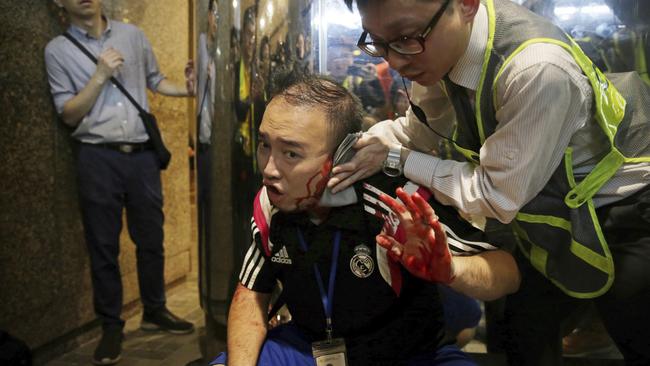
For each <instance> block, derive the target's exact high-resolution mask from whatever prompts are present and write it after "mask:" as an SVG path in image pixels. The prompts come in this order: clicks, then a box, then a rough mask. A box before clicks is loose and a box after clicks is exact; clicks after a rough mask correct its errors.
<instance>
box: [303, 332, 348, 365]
mask: <svg viewBox="0 0 650 366" xmlns="http://www.w3.org/2000/svg"><path fill="white" fill-rule="evenodd" d="M311 350H312V354H313V356H314V361H316V366H347V365H348V356H347V353H346V351H345V340H343V338H334V339H332V340H331V341H320V342H314V343H312V344H311Z"/></svg>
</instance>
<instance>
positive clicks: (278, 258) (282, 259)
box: [271, 246, 293, 264]
mask: <svg viewBox="0 0 650 366" xmlns="http://www.w3.org/2000/svg"><path fill="white" fill-rule="evenodd" d="M271 262H274V263H280V264H292V263H293V262H292V261H291V258H289V252H287V247H285V246H283V247H282V249H280V250H279V251H278V252H277V253H275V254H274V255H273V257H271Z"/></svg>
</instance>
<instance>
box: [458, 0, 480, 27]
mask: <svg viewBox="0 0 650 366" xmlns="http://www.w3.org/2000/svg"><path fill="white" fill-rule="evenodd" d="M458 2H459V7H458V9H459V10H460V14H461V16H462V17H463V19H464V20H466V21H468V22H471V21H473V20H474V16H475V15H476V13H477V12H478V8H479V5H480V4H481V0H458Z"/></svg>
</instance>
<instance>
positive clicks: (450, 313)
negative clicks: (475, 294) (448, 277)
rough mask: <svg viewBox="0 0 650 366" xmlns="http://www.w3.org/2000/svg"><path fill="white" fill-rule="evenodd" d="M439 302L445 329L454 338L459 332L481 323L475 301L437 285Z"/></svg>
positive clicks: (477, 303)
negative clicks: (443, 315)
mask: <svg viewBox="0 0 650 366" xmlns="http://www.w3.org/2000/svg"><path fill="white" fill-rule="evenodd" d="M438 292H439V293H440V301H441V302H442V307H443V309H444V312H445V329H446V330H447V332H448V333H449V334H450V335H453V336H456V335H457V334H458V333H459V332H460V331H461V330H463V329H466V328H475V327H477V326H478V323H479V321H481V314H482V313H481V306H480V304H479V302H478V301H477V300H476V299H473V298H471V297H469V296H466V295H463V294H461V293H460V292H456V291H454V290H453V289H451V288H449V287H447V286H445V285H438Z"/></svg>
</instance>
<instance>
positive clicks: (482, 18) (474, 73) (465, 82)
mask: <svg viewBox="0 0 650 366" xmlns="http://www.w3.org/2000/svg"><path fill="white" fill-rule="evenodd" d="M487 42H488V14H487V9H486V8H485V6H484V5H483V4H480V5H479V9H478V12H477V13H476V15H475V16H474V23H473V25H472V34H471V35H470V38H469V44H468V45H467V49H466V50H465V53H464V54H463V56H462V57H461V58H460V60H458V62H457V63H456V65H455V66H454V67H453V68H452V69H451V71H449V79H451V81H453V82H454V83H456V84H458V85H460V86H462V87H465V88H467V89H470V90H473V91H476V90H477V89H478V84H479V82H480V80H481V71H482V69H483V58H484V55H485V49H486V47H487Z"/></svg>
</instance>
